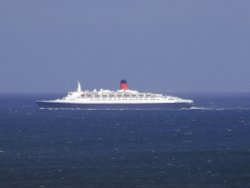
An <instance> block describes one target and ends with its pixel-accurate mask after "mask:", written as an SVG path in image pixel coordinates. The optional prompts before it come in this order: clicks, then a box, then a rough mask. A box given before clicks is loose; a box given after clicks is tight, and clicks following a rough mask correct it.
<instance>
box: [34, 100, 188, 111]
mask: <svg viewBox="0 0 250 188" xmlns="http://www.w3.org/2000/svg"><path fill="white" fill-rule="evenodd" d="M37 104H38V105H39V107H41V108H77V109H86V110H147V109H148V110H157V109H159V110H163V109H182V108H190V107H191V106H192V104H190V103H149V104H148V103H140V104H133V103H132V104H121V103H119V104H114V103H113V104H108V103H105V104H85V103H58V102H45V101H38V102H37Z"/></svg>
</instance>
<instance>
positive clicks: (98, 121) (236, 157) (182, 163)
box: [0, 94, 250, 188]
mask: <svg viewBox="0 0 250 188" xmlns="http://www.w3.org/2000/svg"><path fill="white" fill-rule="evenodd" d="M61 96H63V95H61ZM54 98H58V96H55V95H38V94H37V95H13V94H12V95H3V94H2V95H0V188H9V187H10V188H12V187H13V188H30V187H32V188H50V187H51V188H85V187H87V188H88V187H102V188H103V187H104V188H105V187H107V188H109V187H111V188H113V187H118V188H120V187H121V188H123V187H130V188H133V187H143V188H144V187H145V188H158V187H164V188H165V187H167V188H231V187H232V188H235V187H239V188H245V187H250V94H249V95H247V94H244V95H243V94H242V95H240V94H239V95H226V94H224V95H222V94H221V95H190V96H188V98H191V99H193V100H194V101H195V105H194V107H193V108H192V109H182V110H157V111H153V110H135V111H132V110H119V111H112V110H111V111H98V110H89V111H88V110H79V109H71V110H53V109H39V107H38V106H36V104H35V100H37V99H54Z"/></svg>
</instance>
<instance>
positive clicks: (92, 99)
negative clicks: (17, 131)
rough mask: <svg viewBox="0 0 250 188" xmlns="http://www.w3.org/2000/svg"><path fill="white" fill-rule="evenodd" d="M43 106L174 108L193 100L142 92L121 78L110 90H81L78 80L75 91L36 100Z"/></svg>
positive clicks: (105, 108)
mask: <svg viewBox="0 0 250 188" xmlns="http://www.w3.org/2000/svg"><path fill="white" fill-rule="evenodd" d="M36 102H37V104H38V105H39V106H40V107H44V108H80V109H102V110H122V109H130V110H131V109H152V110H153V109H176V108H178V109H179V108H189V107H191V106H192V104H193V101H192V100H189V99H182V98H179V97H175V96H170V95H163V94H155V93H142V92H138V91H135V90H130V89H129V88H128V83H127V81H126V80H121V83H120V89H119V90H117V91H111V90H103V89H100V90H96V89H95V90H93V91H89V90H82V89H81V85H80V83H79V82H78V87H77V90H76V91H73V92H69V93H68V95H67V96H65V97H64V98H62V99H56V100H39V101H36Z"/></svg>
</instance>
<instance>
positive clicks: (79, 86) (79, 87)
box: [76, 81, 82, 93]
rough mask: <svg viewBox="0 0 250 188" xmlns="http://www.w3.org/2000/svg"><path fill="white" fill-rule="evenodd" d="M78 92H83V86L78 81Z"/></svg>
mask: <svg viewBox="0 0 250 188" xmlns="http://www.w3.org/2000/svg"><path fill="white" fill-rule="evenodd" d="M76 91H77V92H79V93H80V92H82V89H81V84H80V82H79V81H78V82H77V90H76Z"/></svg>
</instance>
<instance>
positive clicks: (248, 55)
mask: <svg viewBox="0 0 250 188" xmlns="http://www.w3.org/2000/svg"><path fill="white" fill-rule="evenodd" d="M124 78H125V79H127V80H128V82H129V85H130V88H131V89H138V90H140V91H155V92H156V91H157V92H250V1H249V0H41V1H39V0H22V1H20V0H0V93H5V92H67V91H69V90H72V89H75V87H76V81H77V80H79V81H81V83H82V85H83V87H85V88H88V89H94V88H101V87H102V88H108V89H117V88H118V85H119V81H120V79H124Z"/></svg>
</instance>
